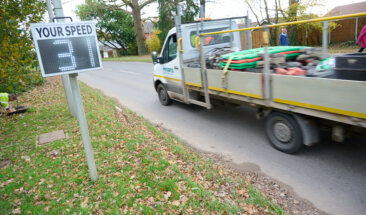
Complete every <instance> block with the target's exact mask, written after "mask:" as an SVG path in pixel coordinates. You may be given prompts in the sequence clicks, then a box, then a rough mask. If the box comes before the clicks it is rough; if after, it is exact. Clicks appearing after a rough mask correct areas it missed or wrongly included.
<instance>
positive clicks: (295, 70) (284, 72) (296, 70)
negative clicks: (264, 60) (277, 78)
mask: <svg viewBox="0 0 366 215" xmlns="http://www.w3.org/2000/svg"><path fill="white" fill-rule="evenodd" d="M276 74H278V75H300V76H304V75H306V71H305V70H303V69H301V68H297V67H295V68H288V69H284V68H276Z"/></svg>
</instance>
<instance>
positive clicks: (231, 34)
mask: <svg viewBox="0 0 366 215" xmlns="http://www.w3.org/2000/svg"><path fill="white" fill-rule="evenodd" d="M231 20H232V19H229V22H230V23H229V28H230V30H232V29H233V24H232V22H231ZM229 37H230V47H233V39H234V37H233V33H229Z"/></svg>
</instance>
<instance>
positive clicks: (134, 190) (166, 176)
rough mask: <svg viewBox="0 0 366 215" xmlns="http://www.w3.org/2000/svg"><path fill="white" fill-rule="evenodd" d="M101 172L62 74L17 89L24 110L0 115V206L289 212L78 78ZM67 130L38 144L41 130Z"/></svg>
mask: <svg viewBox="0 0 366 215" xmlns="http://www.w3.org/2000/svg"><path fill="white" fill-rule="evenodd" d="M80 85H81V86H80V88H81V92H82V95H83V102H84V108H85V112H86V117H87V120H88V126H89V132H90V136H91V140H92V145H93V149H94V157H95V161H96V166H97V170H98V174H99V178H98V180H97V181H96V182H92V181H91V180H90V178H89V174H88V168H87V164H86V160H85V155H84V150H83V144H82V142H81V137H80V133H79V129H78V122H77V120H76V119H74V118H71V117H70V116H69V114H68V111H67V104H66V100H65V99H64V93H63V88H62V86H61V83H60V80H59V78H49V79H48V80H47V83H46V84H44V85H43V86H40V87H37V88H36V89H34V90H33V91H32V92H29V93H24V94H22V95H21V96H20V98H19V99H20V101H21V103H22V105H27V106H32V108H31V110H30V111H29V112H27V113H25V114H21V115H14V116H11V117H3V118H1V123H2V126H1V127H0V143H1V148H0V161H1V166H0V214H10V213H13V214H20V213H22V214H26V213H27V214H39V213H51V214H62V213H68V214H69V213H81V214H89V213H97V214H105V213H108V214H111V213H112V214H120V213H123V214H136V213H139V214H141V213H144V214H154V213H165V212H166V213H169V214H178V213H184V214H192V213H199V214H254V213H255V214H284V213H285V212H284V211H283V209H281V208H280V207H279V206H278V205H276V204H273V203H272V202H271V201H269V199H267V198H266V197H264V196H263V195H262V194H260V193H259V192H258V191H257V190H255V188H254V187H253V186H251V185H250V184H248V183H247V182H246V181H245V180H244V179H243V178H242V177H241V176H240V175H239V174H238V173H235V172H232V171H230V170H228V169H225V168H223V167H220V166H218V165H216V164H214V163H213V162H212V161H210V160H207V159H205V158H203V157H201V156H200V155H199V154H197V153H196V152H195V151H193V150H191V149H190V148H188V147H186V146H185V145H184V144H182V143H180V142H179V140H178V139H177V138H176V137H175V136H174V135H172V134H169V133H167V132H164V131H163V130H162V129H161V128H159V127H156V126H154V125H152V124H150V123H149V122H148V121H146V120H145V119H143V118H141V117H139V116H137V115H136V114H134V113H133V112H131V111H129V110H127V109H124V108H122V110H123V111H122V112H118V111H116V110H115V106H116V105H117V104H116V103H115V102H114V100H112V99H110V98H108V97H106V96H104V95H103V94H102V93H101V92H99V91H96V90H94V89H92V88H90V87H88V86H86V85H85V84H82V83H81V84H80ZM60 129H62V130H64V131H65V133H66V134H67V136H68V138H67V139H63V140H58V141H55V142H52V143H49V144H47V145H42V146H36V144H35V142H36V136H37V135H39V134H42V133H46V132H51V131H55V130H60Z"/></svg>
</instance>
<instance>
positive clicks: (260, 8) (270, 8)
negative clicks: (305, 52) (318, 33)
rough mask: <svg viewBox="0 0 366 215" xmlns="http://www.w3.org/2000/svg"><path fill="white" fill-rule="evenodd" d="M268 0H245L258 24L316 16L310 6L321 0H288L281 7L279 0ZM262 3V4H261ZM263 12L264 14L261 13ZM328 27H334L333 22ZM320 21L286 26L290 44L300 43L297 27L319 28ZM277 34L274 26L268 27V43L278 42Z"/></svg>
mask: <svg viewBox="0 0 366 215" xmlns="http://www.w3.org/2000/svg"><path fill="white" fill-rule="evenodd" d="M269 2H270V1H269V0H264V1H256V0H245V3H246V4H247V6H248V7H249V9H250V11H251V12H252V14H253V15H254V16H255V18H256V20H257V23H258V25H263V24H266V25H267V24H270V23H274V24H277V23H281V22H294V21H298V20H304V19H312V18H316V17H317V16H316V15H315V14H312V13H309V12H308V11H311V8H313V7H315V6H318V5H319V3H320V2H321V0H289V1H288V5H289V6H288V7H286V8H283V7H282V6H281V0H272V1H271V3H272V4H270V3H269ZM262 4H263V5H262ZM263 14H265V16H264V15H263ZM331 25H332V26H331V28H330V29H334V27H335V26H334V24H331ZM319 26H321V24H320V23H311V24H303V25H292V26H288V27H287V29H288V38H289V44H290V45H300V42H299V37H298V34H299V29H304V28H306V30H307V31H313V30H319ZM277 34H279V32H278V30H277V29H276V28H271V29H270V44H271V45H275V44H277V43H278V41H277V36H278V35H277Z"/></svg>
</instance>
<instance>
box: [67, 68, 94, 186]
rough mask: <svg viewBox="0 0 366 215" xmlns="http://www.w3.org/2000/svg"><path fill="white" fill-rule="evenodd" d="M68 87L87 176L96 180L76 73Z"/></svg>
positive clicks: (72, 75)
mask: <svg viewBox="0 0 366 215" xmlns="http://www.w3.org/2000/svg"><path fill="white" fill-rule="evenodd" d="M69 76H70V85H71V89H72V96H73V99H74V103H75V107H76V113H77V117H78V121H79V126H80V133H81V139H82V140H83V145H84V150H85V155H86V161H87V163H88V169H89V174H90V177H91V180H92V181H96V180H97V179H98V174H97V168H96V167H95V161H94V155H93V149H92V146H91V143H90V136H89V130H88V124H87V123H86V118H85V112H84V108H83V103H82V100H81V95H80V89H79V85H78V80H77V76H78V74H77V73H74V74H70V75H69Z"/></svg>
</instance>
